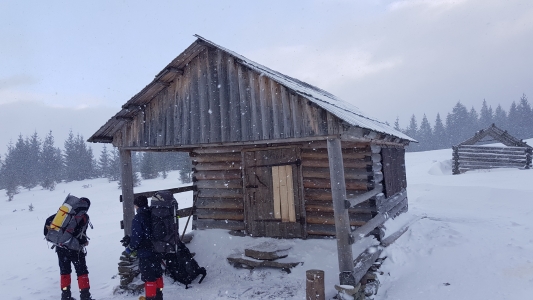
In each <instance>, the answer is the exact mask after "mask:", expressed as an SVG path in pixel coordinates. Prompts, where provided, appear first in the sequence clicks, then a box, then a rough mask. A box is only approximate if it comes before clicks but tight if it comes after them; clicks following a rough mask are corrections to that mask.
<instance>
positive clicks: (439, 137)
mask: <svg viewBox="0 0 533 300" xmlns="http://www.w3.org/2000/svg"><path fill="white" fill-rule="evenodd" d="M433 141H434V144H433V145H434V147H435V148H434V149H443V148H448V147H450V145H449V144H448V143H447V141H448V137H447V135H446V129H445V128H444V125H443V124H442V120H441V118H440V114H437V118H436V119H435V127H434V129H433Z"/></svg>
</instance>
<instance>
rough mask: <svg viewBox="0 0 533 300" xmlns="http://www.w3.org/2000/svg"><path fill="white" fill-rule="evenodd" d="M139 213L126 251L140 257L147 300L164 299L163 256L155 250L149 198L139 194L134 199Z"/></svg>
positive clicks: (134, 220)
mask: <svg viewBox="0 0 533 300" xmlns="http://www.w3.org/2000/svg"><path fill="white" fill-rule="evenodd" d="M133 204H134V205H135V209H136V211H137V214H136V215H135V217H134V218H133V221H132V224H131V239H130V243H129V246H128V247H126V253H127V254H129V255H132V254H135V252H136V255H137V257H138V258H139V269H140V271H141V279H142V281H144V290H145V293H146V300H163V269H162V268H161V260H162V256H161V254H159V253H156V252H154V250H153V245H152V227H151V226H152V218H151V212H150V208H149V207H148V199H147V198H146V196H138V197H136V198H135V200H134V201H133Z"/></svg>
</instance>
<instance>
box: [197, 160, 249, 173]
mask: <svg viewBox="0 0 533 300" xmlns="http://www.w3.org/2000/svg"><path fill="white" fill-rule="evenodd" d="M192 169H193V171H218V170H240V169H241V164H240V163H225V162H224V163H198V164H195V165H194V166H193V168H192Z"/></svg>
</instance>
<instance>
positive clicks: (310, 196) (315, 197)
mask: <svg viewBox="0 0 533 300" xmlns="http://www.w3.org/2000/svg"><path fill="white" fill-rule="evenodd" d="M365 192H366V191H363V190H346V196H347V197H348V198H351V197H355V196H357V195H360V194H363V193H365ZM304 198H305V200H306V201H307V200H312V201H332V197H331V190H330V189H312V188H305V189H304Z"/></svg>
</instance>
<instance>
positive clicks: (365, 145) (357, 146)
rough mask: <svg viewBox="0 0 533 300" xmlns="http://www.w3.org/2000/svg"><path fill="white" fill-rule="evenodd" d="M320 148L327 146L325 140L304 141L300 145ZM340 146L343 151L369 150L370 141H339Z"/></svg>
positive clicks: (314, 148) (307, 147) (308, 147)
mask: <svg viewBox="0 0 533 300" xmlns="http://www.w3.org/2000/svg"><path fill="white" fill-rule="evenodd" d="M321 148H327V143H326V141H325V140H323V141H310V142H309V143H305V144H303V145H302V149H313V150H318V149H321ZM341 148H342V152H343V153H344V151H348V150H351V151H354V152H355V151H361V150H364V149H366V150H369V149H370V143H369V142H346V141H341Z"/></svg>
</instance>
